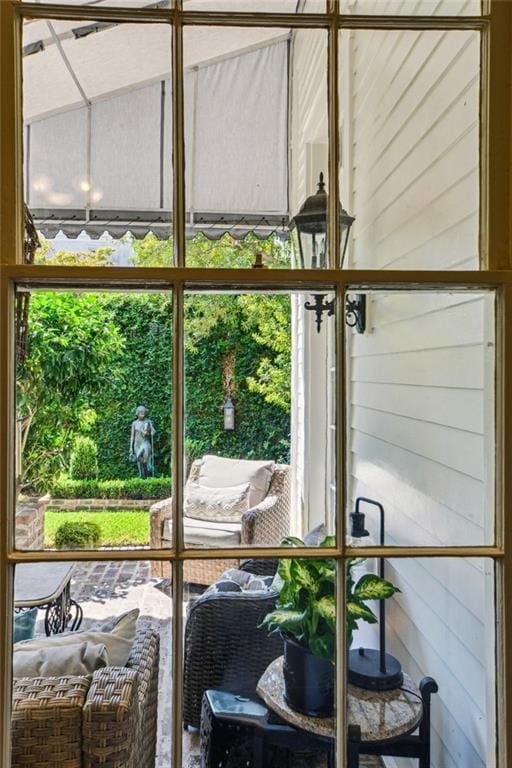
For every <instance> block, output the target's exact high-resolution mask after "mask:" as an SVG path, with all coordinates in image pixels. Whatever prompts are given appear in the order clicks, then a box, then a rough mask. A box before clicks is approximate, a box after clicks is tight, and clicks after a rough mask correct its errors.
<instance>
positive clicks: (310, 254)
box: [290, 173, 354, 269]
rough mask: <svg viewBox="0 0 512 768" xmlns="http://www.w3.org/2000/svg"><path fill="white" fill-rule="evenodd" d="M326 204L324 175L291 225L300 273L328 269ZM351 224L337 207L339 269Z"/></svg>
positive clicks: (346, 215) (321, 175) (351, 219)
mask: <svg viewBox="0 0 512 768" xmlns="http://www.w3.org/2000/svg"><path fill="white" fill-rule="evenodd" d="M327 204H328V198H327V192H326V191H325V183H324V175H323V173H321V174H320V179H319V182H318V189H317V191H316V192H315V194H314V195H310V196H309V197H308V198H307V199H306V201H305V202H304V204H303V206H302V208H301V209H300V211H299V212H298V213H297V214H296V216H295V217H294V218H293V219H292V221H291V222H290V229H291V232H292V238H293V240H294V241H295V243H296V244H298V254H299V261H300V267H301V268H303V269H304V268H305V269H317V268H324V267H326V266H327V260H326V245H327ZM353 222H354V217H353V216H350V215H349V214H348V213H347V212H346V211H345V210H344V209H343V208H342V207H341V206H340V223H341V243H340V246H341V247H340V253H341V266H342V265H343V259H344V257H345V251H346V250H347V243H348V235H349V232H350V227H351V226H352V223H353Z"/></svg>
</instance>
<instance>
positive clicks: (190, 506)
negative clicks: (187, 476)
mask: <svg viewBox="0 0 512 768" xmlns="http://www.w3.org/2000/svg"><path fill="white" fill-rule="evenodd" d="M250 488H251V486H250V485H249V483H246V484H245V485H234V486H230V487H229V488H210V487H208V486H206V485H199V483H192V482H188V483H187V484H186V486H185V496H184V503H183V513H184V515H185V517H193V518H195V519H197V520H214V521H216V522H217V521H218V522H221V521H222V522H227V523H239V522H240V520H241V518H242V515H243V514H244V512H247V510H248V509H249V493H250Z"/></svg>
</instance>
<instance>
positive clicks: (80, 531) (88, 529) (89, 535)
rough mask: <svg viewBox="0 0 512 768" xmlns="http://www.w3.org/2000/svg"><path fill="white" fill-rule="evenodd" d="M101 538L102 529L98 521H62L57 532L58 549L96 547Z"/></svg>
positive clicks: (56, 542) (56, 543)
mask: <svg viewBox="0 0 512 768" xmlns="http://www.w3.org/2000/svg"><path fill="white" fill-rule="evenodd" d="M100 540H101V530H100V527H99V525H98V524H97V523H89V522H74V523H71V522H68V523H62V525H59V527H58V528H57V530H56V532H55V546H56V547H57V548H58V549H96V548H97V547H99V544H100Z"/></svg>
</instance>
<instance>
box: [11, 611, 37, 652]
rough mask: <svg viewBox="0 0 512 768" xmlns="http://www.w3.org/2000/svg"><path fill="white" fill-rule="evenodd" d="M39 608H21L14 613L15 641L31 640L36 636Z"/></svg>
mask: <svg viewBox="0 0 512 768" xmlns="http://www.w3.org/2000/svg"><path fill="white" fill-rule="evenodd" d="M36 618H37V608H21V609H20V610H19V611H16V612H15V614H14V637H13V642H14V643H19V642H21V641H22V640H30V639H31V638H33V637H34V632H35V628H36Z"/></svg>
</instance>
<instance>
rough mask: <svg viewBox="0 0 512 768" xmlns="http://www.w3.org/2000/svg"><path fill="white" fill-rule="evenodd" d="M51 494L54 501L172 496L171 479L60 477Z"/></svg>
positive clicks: (165, 497) (54, 483)
mask: <svg viewBox="0 0 512 768" xmlns="http://www.w3.org/2000/svg"><path fill="white" fill-rule="evenodd" d="M49 492H50V495H51V496H52V497H53V498H54V499H167V498H168V497H169V496H170V495H171V479H170V478H169V477H148V478H146V479H145V480H142V479H141V478H139V477H132V478H130V479H129V480H71V479H70V478H68V477H59V478H57V479H56V480H54V481H53V482H52V484H51V486H50V488H49Z"/></svg>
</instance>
